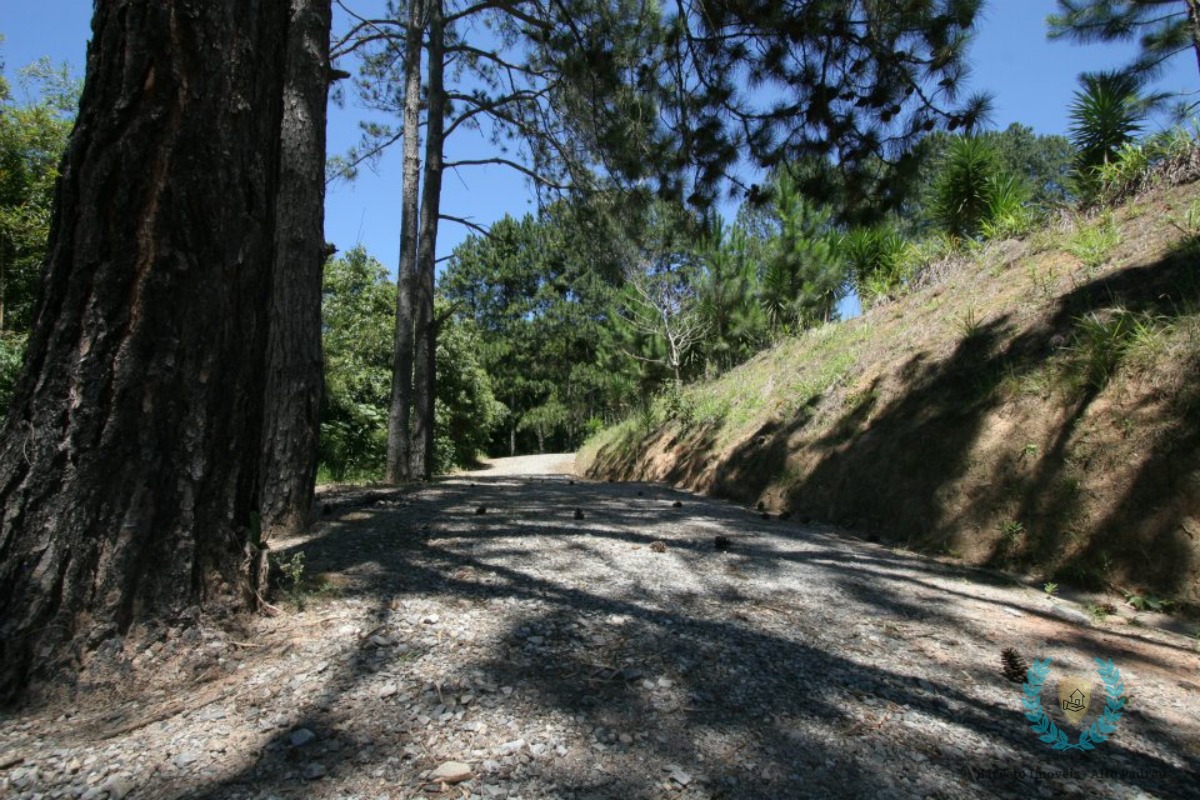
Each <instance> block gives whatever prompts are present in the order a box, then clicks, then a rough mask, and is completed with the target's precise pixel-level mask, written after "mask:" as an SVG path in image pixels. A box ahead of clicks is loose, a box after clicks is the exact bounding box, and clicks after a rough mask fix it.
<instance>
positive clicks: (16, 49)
mask: <svg viewBox="0 0 1200 800" xmlns="http://www.w3.org/2000/svg"><path fill="white" fill-rule="evenodd" d="M349 5H351V7H353V8H355V9H356V10H358V11H359V12H360V13H364V14H368V15H369V14H371V13H372V12H373V11H375V10H378V9H379V8H381V7H382V6H383V2H382V0H349ZM1054 7H1055V4H1054V1H1053V0H991V2H990V3H989V4H988V9H987V12H986V18H985V20H984V23H983V25H982V26H981V28H980V31H979V35H978V38H977V39H976V41H975V42H974V44H973V47H972V50H971V61H972V63H973V64H974V68H973V72H972V77H971V80H970V88H971V89H972V90H983V91H988V92H990V93H992V94H993V95H995V103H996V110H995V114H994V116H993V123H994V126H995V127H997V128H1004V127H1007V126H1008V125H1009V124H1010V123H1012V122H1021V123H1023V124H1026V125H1029V126H1030V127H1032V128H1033V129H1034V130H1035V131H1037V132H1039V133H1064V132H1065V131H1066V127H1067V111H1066V109H1067V105H1068V103H1070V100H1071V95H1072V94H1073V92H1074V91H1075V89H1076V82H1075V76H1076V75H1077V74H1078V73H1080V72H1081V71H1085V70H1096V69H1104V68H1109V67H1113V66H1117V65H1119V64H1121V63H1123V62H1124V61H1126V60H1127V59H1128V57H1129V55H1130V53H1131V51H1130V50H1129V49H1126V48H1119V47H1114V46H1106V45H1087V46H1083V45H1075V44H1070V43H1067V42H1048V41H1047V40H1046V35H1045V25H1044V20H1045V17H1046V15H1047V14H1048V13H1050V12H1052V11H1053V10H1054ZM91 10H92V4H91V3H84V2H80V0H39V2H36V3H26V2H10V3H7V4H6V7H5V9H4V11H2V12H0V34H3V35H4V37H5V42H4V44H3V49H2V50H0V53H2V54H3V58H4V62H5V69H6V72H7V73H8V74H9V75H11V74H12V73H13V72H14V71H15V69H16V68H17V67H20V66H23V65H25V64H27V63H29V62H30V61H33V60H34V59H36V58H38V57H39V56H50V57H51V58H52V59H53V60H54V61H67V62H69V63H70V64H71V65H73V66H74V67H75V68H76V69H77V70H78V71H80V72H82V69H83V65H84V56H85V52H86V44H87V40H88V38H89V35H90V29H89V24H90V18H91ZM1159 86H1160V87H1161V88H1164V89H1170V90H1176V91H1178V90H1183V91H1190V92H1195V91H1197V89H1198V88H1200V73H1198V72H1197V69H1196V61H1195V59H1194V58H1192V57H1191V56H1190V54H1185V55H1184V56H1182V57H1179V58H1176V59H1175V63H1173V64H1171V65H1170V69H1169V71H1168V73H1167V74H1166V76H1165V77H1164V79H1163V80H1162V81H1160V83H1159ZM347 94H348V95H352V92H348V93H347ZM364 113H365V112H364V111H363V110H362V109H361V108H360V107H359V105H358V103H357V102H356V101H355V99H354V98H353V97H349V98H348V100H347V103H346V105H345V107H344V108H336V107H334V108H331V109H330V119H329V147H330V152H331V153H336V152H343V151H345V149H346V148H347V147H349V146H350V145H351V144H353V143H354V142H355V141H356V140H357V138H358V121H359V120H360V119H361V118H362V117H363V115H364ZM487 150H488V145H487V144H486V142H483V141H482V139H481V137H480V136H478V135H477V134H474V133H471V132H465V133H464V135H463V136H462V137H461V138H459V139H457V140H453V141H451V142H450V143H449V145H448V148H447V158H449V159H457V158H476V157H479V155H481V154H484V153H486V152H487ZM399 166H400V164H399V151H396V152H395V153H392V154H389V155H387V156H385V157H384V158H383V159H382V161H381V162H380V164H379V166H378V169H377V171H376V172H374V173H373V172H371V171H368V170H364V171H363V172H362V173H361V175H360V177H359V178H358V180H357V181H356V182H355V183H353V184H349V185H345V184H343V185H339V186H335V187H332V188H331V189H330V191H329V194H328V198H327V202H326V223H325V227H326V238H327V239H328V240H329V241H331V242H333V243H334V244H336V245H337V246H338V248H339V249H341V250H343V251H344V250H347V249H349V248H350V247H353V246H354V245H355V244H356V243H359V242H361V243H362V244H364V245H365V246H366V247H367V250H368V251H369V252H370V253H371V254H372V255H373V256H375V257H376V258H378V259H379V260H380V261H382V262H383V263H384V264H385V265H387V267H388V268H389V269H390V270H392V271H393V272H394V271H395V265H396V260H397V254H398V252H399V216H400V210H399V182H400V169H399ZM443 183H444V187H443V190H444V195H443V200H442V208H443V210H444V211H445V212H446V213H448V214H453V215H456V216H462V217H468V218H470V219H472V220H473V221H475V222H478V223H481V224H485V225H486V224H489V223H491V222H494V221H495V220H497V219H499V218H500V217H502V216H504V214H505V213H510V214H514V215H521V214H523V213H525V212H527V211H531V210H533V208H534V206H533V202H532V195H531V192H530V189H529V187H528V186H527V184H526V181H525V180H524V179H523V178H521V177H520V176H518V175H516V174H514V173H512V172H511V171H509V170H507V169H504V168H500V167H486V168H480V167H476V168H472V169H470V170H469V171H468V170H462V171H460V172H457V173H450V174H448V175H446V177H445V180H444V182H443ZM466 235H467V231H466V230H465V229H463V228H462V227H461V226H459V225H457V224H454V223H449V222H444V223H443V224H442V227H441V230H440V231H439V247H438V250H439V253H440V254H443V255H444V254H448V253H449V252H450V251H451V250H452V249H453V248H454V246H455V245H457V244H458V243H459V242H461V241H462V240H463V239H464V238H465V237H466Z"/></svg>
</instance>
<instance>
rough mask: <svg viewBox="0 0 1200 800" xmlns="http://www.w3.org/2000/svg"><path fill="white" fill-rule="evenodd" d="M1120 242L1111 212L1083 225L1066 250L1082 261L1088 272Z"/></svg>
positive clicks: (1106, 258)
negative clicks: (1091, 223)
mask: <svg viewBox="0 0 1200 800" xmlns="http://www.w3.org/2000/svg"><path fill="white" fill-rule="evenodd" d="M1120 243H1121V231H1120V229H1118V228H1117V224H1116V222H1115V221H1114V220H1113V218H1112V215H1111V214H1105V215H1104V216H1103V217H1101V218H1100V219H1099V220H1098V221H1097V222H1096V223H1095V224H1093V225H1084V226H1082V227H1080V228H1079V230H1078V231H1076V232H1075V235H1074V236H1072V237H1071V240H1070V242H1068V244H1067V252H1069V253H1070V254H1071V255H1073V256H1075V257H1076V258H1078V259H1079V260H1080V261H1082V262H1083V265H1084V266H1085V267H1087V268H1088V270H1089V272H1090V271H1092V270H1095V269H1096V268H1098V267H1100V266H1101V265H1102V264H1104V262H1105V261H1107V260H1108V257H1109V254H1111V253H1112V251H1113V249H1114V248H1115V247H1116V246H1117V245H1119V244H1120Z"/></svg>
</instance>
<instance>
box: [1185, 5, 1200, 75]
mask: <svg viewBox="0 0 1200 800" xmlns="http://www.w3.org/2000/svg"><path fill="white" fill-rule="evenodd" d="M1187 8H1188V33H1190V34H1191V37H1192V50H1193V51H1194V53H1195V56H1196V66H1197V67H1200V0H1187Z"/></svg>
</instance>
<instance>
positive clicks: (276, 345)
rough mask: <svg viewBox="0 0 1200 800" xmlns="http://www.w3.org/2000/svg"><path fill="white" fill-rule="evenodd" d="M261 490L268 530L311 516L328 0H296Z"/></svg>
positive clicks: (317, 419) (317, 416) (294, 526)
mask: <svg viewBox="0 0 1200 800" xmlns="http://www.w3.org/2000/svg"><path fill="white" fill-rule="evenodd" d="M290 2H291V20H290V22H289V25H288V36H287V63H286V78H285V80H286V84H285V86H284V95H283V121H282V130H281V134H280V173H279V187H278V190H277V193H276V197H277V202H276V206H275V225H276V229H275V241H276V247H275V263H274V269H273V281H272V291H271V296H272V297H271V316H270V328H269V341H268V351H267V358H268V363H267V367H268V369H267V385H266V395H265V396H266V415H265V419H264V422H263V464H262V472H261V475H260V480H261V481H262V489H261V491H260V497H259V509H260V514H261V524H262V530H261V533H262V538H263V540H266V539H268V538H269V537H270V536H271V535H272V534H273V533H276V532H287V531H295V530H299V529H301V528H303V527H304V526H306V525H307V524H308V519H309V514H310V512H311V510H312V498H313V485H314V483H315V482H316V475H317V439H318V437H319V435H320V430H321V392H322V390H323V382H324V375H323V369H322V353H321V271H322V267H323V262H324V257H325V231H324V228H325V109H326V106H327V104H328V100H329V79H330V72H329V25H330V4H329V0H290Z"/></svg>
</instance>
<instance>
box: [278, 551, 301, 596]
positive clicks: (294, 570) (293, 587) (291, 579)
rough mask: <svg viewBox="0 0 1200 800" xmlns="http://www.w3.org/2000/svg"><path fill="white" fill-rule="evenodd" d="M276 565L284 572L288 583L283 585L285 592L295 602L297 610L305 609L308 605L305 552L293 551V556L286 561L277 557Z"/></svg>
mask: <svg viewBox="0 0 1200 800" xmlns="http://www.w3.org/2000/svg"><path fill="white" fill-rule="evenodd" d="M275 566H276V568H278V569H279V571H280V572H281V573H282V574H283V578H284V581H286V585H285V586H284V587H283V591H284V594H285V595H286V596H287V598H288V599H289V600H291V601H292V603H294V604H295V606H296V610H297V611H303V610H304V606H305V605H306V600H305V596H304V583H303V582H304V553H300V552H297V553H293V554H292V557H291V558H290V559H289V560H287V561H284V560H283V558H282V557H280V556H276V557H275Z"/></svg>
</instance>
